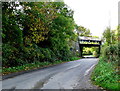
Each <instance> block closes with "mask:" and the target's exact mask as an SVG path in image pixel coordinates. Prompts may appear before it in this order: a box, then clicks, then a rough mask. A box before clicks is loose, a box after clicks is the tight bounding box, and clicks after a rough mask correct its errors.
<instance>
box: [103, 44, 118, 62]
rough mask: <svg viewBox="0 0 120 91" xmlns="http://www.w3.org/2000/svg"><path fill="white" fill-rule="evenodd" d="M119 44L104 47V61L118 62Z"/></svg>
mask: <svg viewBox="0 0 120 91" xmlns="http://www.w3.org/2000/svg"><path fill="white" fill-rule="evenodd" d="M119 46H120V43H119V44H114V45H110V46H107V47H106V46H105V47H104V48H103V50H102V52H103V53H102V56H103V57H104V61H108V62H112V61H113V62H118V61H119V60H120V58H119V54H120V53H119V50H120V47H119Z"/></svg>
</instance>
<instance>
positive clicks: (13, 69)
mask: <svg viewBox="0 0 120 91" xmlns="http://www.w3.org/2000/svg"><path fill="white" fill-rule="evenodd" d="M78 59H80V58H79V57H72V58H70V60H68V61H73V60H78ZM68 61H61V60H58V61H55V62H53V63H52V62H35V63H31V64H25V65H22V66H17V67H9V68H5V67H3V68H2V74H3V75H7V74H11V73H15V72H21V71H26V70H31V69H38V68H43V67H47V66H51V65H55V64H60V63H64V62H68Z"/></svg>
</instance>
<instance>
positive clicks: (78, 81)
mask: <svg viewBox="0 0 120 91" xmlns="http://www.w3.org/2000/svg"><path fill="white" fill-rule="evenodd" d="M97 62H98V59H97V58H84V59H80V60H76V61H71V62H67V63H63V64H59V65H56V66H52V67H48V68H45V69H41V70H38V71H34V72H31V73H26V74H23V75H19V76H16V77H14V78H9V79H6V80H3V81H2V88H3V89H97V87H96V86H93V85H92V84H91V83H90V79H89V77H90V73H91V71H92V70H93V68H94V66H95V65H96V64H97Z"/></svg>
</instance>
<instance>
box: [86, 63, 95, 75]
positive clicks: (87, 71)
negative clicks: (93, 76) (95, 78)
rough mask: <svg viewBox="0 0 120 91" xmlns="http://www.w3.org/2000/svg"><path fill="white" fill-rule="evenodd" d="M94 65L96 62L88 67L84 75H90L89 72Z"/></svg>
mask: <svg viewBox="0 0 120 91" xmlns="http://www.w3.org/2000/svg"><path fill="white" fill-rule="evenodd" d="M94 66H95V64H94V65H92V66H91V67H90V68H89V69H87V70H86V71H85V74H84V76H86V75H88V73H89V72H90V70H91V69H92V68H93V67H94Z"/></svg>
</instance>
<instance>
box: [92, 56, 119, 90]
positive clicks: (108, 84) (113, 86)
mask: <svg viewBox="0 0 120 91" xmlns="http://www.w3.org/2000/svg"><path fill="white" fill-rule="evenodd" d="M119 78H120V75H119V71H118V69H117V66H116V65H115V63H112V62H110V63H108V62H105V61H103V58H100V61H99V63H98V64H97V66H96V67H95V69H94V71H93V73H92V75H91V80H92V81H93V84H95V85H99V86H101V87H103V88H104V89H106V90H110V91H120V79H119Z"/></svg>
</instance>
